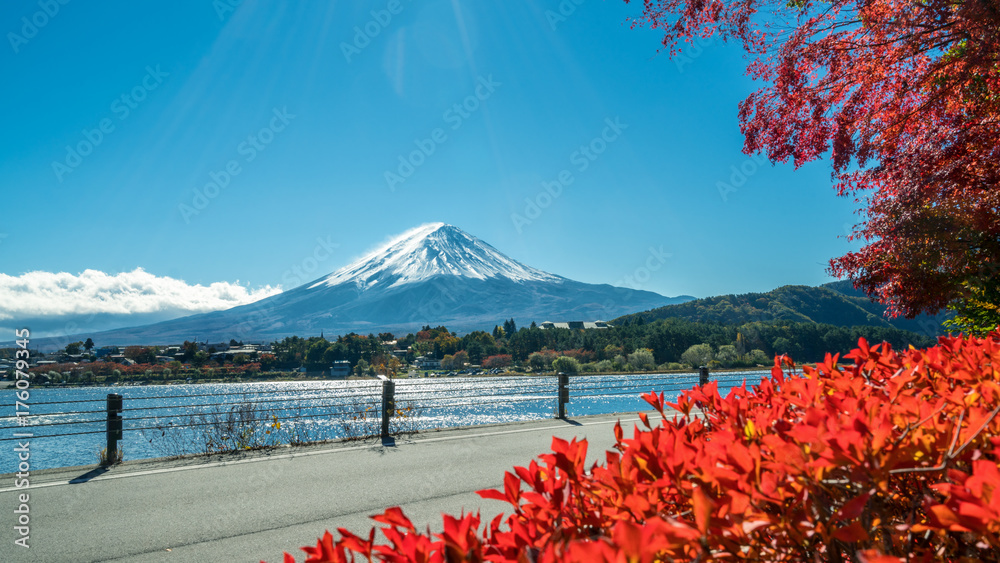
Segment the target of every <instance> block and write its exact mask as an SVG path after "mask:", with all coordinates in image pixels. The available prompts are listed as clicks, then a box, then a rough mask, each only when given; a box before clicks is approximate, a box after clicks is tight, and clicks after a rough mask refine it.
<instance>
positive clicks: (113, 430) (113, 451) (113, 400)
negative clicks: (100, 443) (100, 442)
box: [105, 393, 122, 465]
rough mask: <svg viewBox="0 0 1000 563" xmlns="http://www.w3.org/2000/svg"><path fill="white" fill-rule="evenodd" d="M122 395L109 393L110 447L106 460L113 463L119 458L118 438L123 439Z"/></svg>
mask: <svg viewBox="0 0 1000 563" xmlns="http://www.w3.org/2000/svg"><path fill="white" fill-rule="evenodd" d="M120 412H122V396H121V395H119V394H117V393H108V429H107V434H108V449H107V458H106V459H105V462H106V463H107V464H108V465H113V464H114V463H115V460H116V459H118V440H121V439H122V417H121V415H120V414H118V413H120Z"/></svg>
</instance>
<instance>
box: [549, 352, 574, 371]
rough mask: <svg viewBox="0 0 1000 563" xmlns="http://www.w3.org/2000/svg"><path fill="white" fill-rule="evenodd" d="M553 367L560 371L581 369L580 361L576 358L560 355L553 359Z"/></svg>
mask: <svg viewBox="0 0 1000 563" xmlns="http://www.w3.org/2000/svg"><path fill="white" fill-rule="evenodd" d="M552 369H554V370H555V371H556V372H558V373H569V374H573V373H578V372H579V371H580V362H578V361H576V358H570V357H569V356H559V357H558V358H556V359H554V360H552Z"/></svg>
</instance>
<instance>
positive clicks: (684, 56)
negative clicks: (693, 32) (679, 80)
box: [673, 36, 716, 73]
mask: <svg viewBox="0 0 1000 563" xmlns="http://www.w3.org/2000/svg"><path fill="white" fill-rule="evenodd" d="M715 41H716V38H715V36H712V37H709V38H707V39H706V38H702V37H698V38H696V39H695V40H694V41H692V42H691V43H688V44H687V46H686V47H684V50H683V51H681V52H679V53H678V54H676V55H675V56H674V57H673V60H674V66H676V67H677V72H681V73H683V72H684V67H686V66H688V65H690V64H692V63H693V62H694V60H695V59H697V58H698V57H700V56H701V55H702V53H704V52H705V49H707V48H709V47H711V46H713V45H715Z"/></svg>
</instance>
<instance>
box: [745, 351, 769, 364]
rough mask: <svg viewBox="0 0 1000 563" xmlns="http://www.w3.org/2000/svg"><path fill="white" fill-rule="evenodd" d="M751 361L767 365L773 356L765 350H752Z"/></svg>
mask: <svg viewBox="0 0 1000 563" xmlns="http://www.w3.org/2000/svg"><path fill="white" fill-rule="evenodd" d="M750 361H751V362H753V363H754V364H758V365H762V366H766V365H767V364H769V363H771V361H772V358H771V357H770V356H768V355H767V353H766V352H764V351H763V350H750Z"/></svg>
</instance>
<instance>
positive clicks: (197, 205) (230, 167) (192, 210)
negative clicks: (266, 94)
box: [177, 106, 295, 224]
mask: <svg viewBox="0 0 1000 563" xmlns="http://www.w3.org/2000/svg"><path fill="white" fill-rule="evenodd" d="M271 114H272V116H271V120H270V121H269V122H268V124H267V125H266V126H264V127H262V128H261V129H260V130H259V131H257V132H256V133H251V134H249V135H247V137H246V139H244V140H243V141H241V142H240V143H239V144H238V145H236V153H237V154H239V155H240V156H242V157H243V159H242V162H243V163H246V164H249V163H251V162H253V161H254V160H255V159H256V158H257V156H258V155H259V154H260V153H261V152H263V151H264V150H266V149H267V147H268V145H270V144H271V143H272V142H274V138H275V136H276V135H277V134H278V133H280V132H282V131H284V130H285V128H286V127H288V124H289V123H291V122H292V120H293V119H295V114H292V113H288V106H285V107H282V108H281V109H278V108H274V109H272V110H271ZM242 173H243V166H242V165H241V164H240V160H239V159H235V158H234V159H231V160H229V161H228V162H226V164H225V166H223V167H222V169H221V170H218V171H215V170H213V171H211V172H209V173H208V177H209V179H210V181H209V182H208V183H207V184H205V185H204V186H202V187H201V188H200V189H199V188H194V189H193V190H191V191H192V195H191V204H190V205H188V204H187V203H180V204H178V205H177V210H178V211H180V213H181V217H183V218H184V223H185V224H190V223H191V217H192V216H195V215H199V214H200V213H201V212H202V211H204V210H205V208H206V207H208V204H209V203H211V201H212V200H213V199H215V198H217V197H219V194H221V193H222V190H224V189H226V188H228V187H229V184H230V183H231V182H232V181H233V178H235V177H237V176H239V175H240V174H242Z"/></svg>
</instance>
